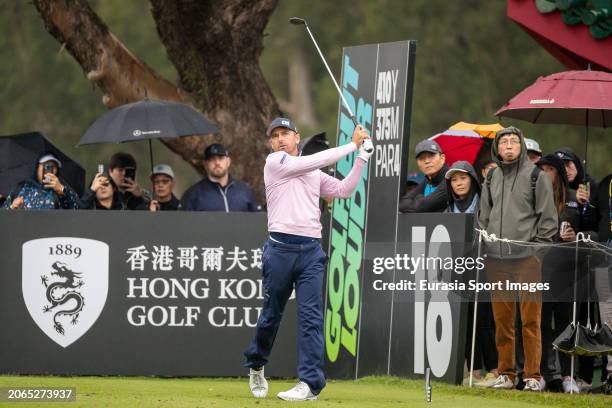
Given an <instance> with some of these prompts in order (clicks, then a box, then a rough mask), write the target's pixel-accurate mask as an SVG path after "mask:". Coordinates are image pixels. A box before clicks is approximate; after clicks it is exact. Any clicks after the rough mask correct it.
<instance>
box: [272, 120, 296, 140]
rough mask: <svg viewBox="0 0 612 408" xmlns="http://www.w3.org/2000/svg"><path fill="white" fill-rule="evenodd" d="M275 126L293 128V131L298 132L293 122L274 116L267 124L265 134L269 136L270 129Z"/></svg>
mask: <svg viewBox="0 0 612 408" xmlns="http://www.w3.org/2000/svg"><path fill="white" fill-rule="evenodd" d="M277 127H284V128H287V129H289V130H293V131H294V132H295V133H297V132H298V130H297V128H296V127H295V125H294V124H293V122H292V121H291V120H289V119H287V118H276V119H274V120H273V121H272V122H270V124H269V125H268V129H267V130H266V135H267V136H268V137H269V136H270V135H271V134H272V131H273V130H274V129H276V128H277Z"/></svg>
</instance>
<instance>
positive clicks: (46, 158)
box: [38, 154, 62, 169]
mask: <svg viewBox="0 0 612 408" xmlns="http://www.w3.org/2000/svg"><path fill="white" fill-rule="evenodd" d="M48 161H54V162H55V163H57V167H59V168H60V169H61V168H62V162H61V161H59V159H58V158H57V157H55V156H54V155H52V154H45V155H44V156H42V157H41V158H40V159H38V163H40V164H42V163H46V162H48Z"/></svg>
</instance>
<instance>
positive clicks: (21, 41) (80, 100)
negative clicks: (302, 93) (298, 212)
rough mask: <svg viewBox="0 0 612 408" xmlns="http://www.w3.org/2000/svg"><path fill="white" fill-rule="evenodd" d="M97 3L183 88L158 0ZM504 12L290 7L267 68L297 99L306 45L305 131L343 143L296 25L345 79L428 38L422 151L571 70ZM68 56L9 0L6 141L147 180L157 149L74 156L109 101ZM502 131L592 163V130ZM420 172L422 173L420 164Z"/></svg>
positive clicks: (271, 39)
mask: <svg viewBox="0 0 612 408" xmlns="http://www.w3.org/2000/svg"><path fill="white" fill-rule="evenodd" d="M91 4H92V6H93V7H94V9H95V10H96V11H97V12H98V13H99V15H100V17H101V18H102V19H103V21H105V23H106V24H107V25H108V26H109V28H110V29H111V30H112V31H113V32H114V33H115V34H116V35H117V37H118V38H119V39H120V40H121V41H122V42H123V43H124V44H126V46H127V47H128V48H129V49H130V50H131V51H132V52H133V53H134V54H135V55H137V56H138V57H140V58H141V59H143V60H144V61H145V62H146V63H147V64H148V65H149V66H151V67H152V68H153V69H155V70H156V71H157V72H159V73H160V74H161V75H163V76H165V77H166V78H167V79H169V80H171V81H174V80H176V78H177V74H176V70H175V69H174V67H173V66H172V64H171V63H170V61H169V60H168V59H167V55H166V51H165V49H164V47H163V45H162V44H161V42H160V40H159V38H158V36H157V32H156V30H155V23H154V21H153V18H152V17H151V14H150V12H149V8H150V5H149V3H148V1H146V0H131V1H127V2H126V1H120V0H103V1H102V0H96V1H91ZM505 7H506V6H505V2H503V1H487V0H462V1H451V2H449V1H443V0H410V1H409V2H406V1H400V0H377V1H365V0H362V1H349V0H338V1H333V2H330V1H322V0H317V1H308V2H307V1H286V0H285V1H282V0H281V2H280V3H279V6H278V8H277V10H276V11H275V13H274V14H273V15H272V18H271V20H270V23H269V24H268V27H267V29H266V37H265V38H264V47H265V48H264V52H263V54H262V57H261V66H262V69H263V71H264V74H265V75H266V78H267V79H268V81H269V83H270V86H271V87H272V90H273V92H274V93H275V95H276V96H277V97H279V98H284V99H286V98H287V80H288V76H287V61H288V59H289V58H291V53H292V52H293V51H294V50H295V49H296V48H298V47H299V48H300V49H302V50H303V52H304V55H305V56H306V60H307V64H308V69H309V70H310V72H311V77H312V79H313V83H312V87H311V89H312V92H313V96H314V98H313V99H314V103H315V113H316V116H317V119H318V122H319V125H320V126H319V127H318V128H315V127H313V126H312V124H307V123H301V124H299V125H301V128H302V129H303V133H304V135H310V134H312V133H315V132H319V131H326V132H327V134H328V135H331V139H332V142H333V139H334V137H335V136H334V135H335V133H336V126H337V123H336V122H337V111H338V106H339V105H338V95H337V93H336V91H335V89H334V86H333V84H332V82H331V80H330V79H329V77H328V75H327V73H326V71H325V67H324V66H323V64H322V63H321V61H320V59H319V57H318V55H317V54H316V50H315V49H314V46H313V45H312V43H311V42H310V39H309V38H308V36H307V34H306V33H305V32H304V30H303V29H300V28H298V27H295V26H293V25H291V24H289V23H288V22H287V20H288V18H289V17H291V16H294V15H295V16H300V17H304V18H306V19H307V20H308V22H309V24H310V26H311V28H312V29H313V31H314V33H315V35H316V37H317V40H318V42H319V45H320V47H321V48H322V50H323V52H324V54H325V56H326V58H327V60H328V62H329V63H330V65H331V68H332V70H333V72H334V73H335V75H336V77H337V78H339V77H340V62H341V55H342V47H344V46H351V45H358V44H366V43H375V42H387V41H397V40H406V39H414V40H417V41H418V44H417V56H416V74H415V86H414V105H413V115H412V118H413V121H412V130H411V134H412V137H411V143H410V144H411V148H412V147H413V146H414V144H415V143H416V142H417V141H418V140H421V139H423V138H426V137H429V136H431V135H433V134H435V133H437V132H439V131H442V130H444V129H446V128H447V127H448V126H450V125H452V124H453V123H455V122H457V121H459V120H464V121H469V122H481V123H490V122H495V121H496V120H497V119H496V118H495V117H494V116H493V113H494V112H495V111H496V110H497V109H498V108H499V107H500V106H502V105H503V104H504V103H505V102H506V101H507V100H508V99H510V98H511V97H512V96H514V95H515V94H516V93H518V92H519V91H520V90H522V89H523V88H524V87H526V86H527V85H529V84H531V83H532V82H533V81H535V80H536V79H537V77H538V76H541V75H547V74H550V73H553V72H558V71H562V70H564V69H565V68H564V67H563V66H561V64H560V63H558V62H557V61H556V60H555V59H554V58H553V57H551V56H550V55H549V54H548V53H547V52H546V51H545V50H544V49H542V48H541V47H540V46H539V45H537V44H536V43H535V41H533V40H532V39H531V38H530V37H529V36H528V35H527V34H526V33H525V32H524V31H523V30H521V29H520V28H519V27H518V26H517V25H515V24H514V23H512V22H511V21H510V20H509V19H508V18H507V17H506V10H505ZM60 50H61V44H59V43H57V41H56V40H55V39H54V38H52V37H51V36H50V35H49V34H48V33H47V31H46V30H45V28H44V26H43V22H42V20H41V19H40V17H39V16H38V13H37V11H36V9H35V8H34V7H33V6H32V5H31V4H30V3H29V2H21V1H4V2H0V58H1V61H2V63H1V64H0V77H1V78H2V87H1V88H0V134H14V133H19V132H26V131H30V130H41V131H43V132H44V133H45V134H46V135H47V136H49V137H50V138H51V140H53V141H54V142H55V143H56V144H57V145H58V146H59V147H60V148H62V149H64V150H65V151H66V152H67V153H68V154H69V155H71V156H72V157H74V158H76V159H77V160H78V161H79V162H80V163H81V164H82V165H83V166H84V167H85V168H86V169H87V170H88V173H89V175H91V172H93V171H94V170H95V169H96V164H97V163H98V162H100V161H106V160H108V158H109V157H110V155H111V154H112V153H114V152H116V151H120V150H123V151H128V152H130V153H133V154H134V155H136V157H137V159H138V161H139V163H140V164H141V166H140V169H139V177H140V179H141V180H143V179H144V178H146V176H147V172H148V170H147V169H148V163H149V159H148V146H147V144H146V143H126V144H122V145H120V146H117V145H93V146H83V147H78V148H77V147H75V145H76V144H77V143H78V140H79V138H80V136H81V135H82V134H83V132H85V130H86V129H87V127H88V126H89V125H90V124H91V123H92V122H93V121H94V120H95V119H96V118H97V117H98V116H99V115H101V114H103V113H104V112H105V108H104V107H103V105H102V103H101V97H102V95H101V92H100V91H99V90H97V89H95V88H94V87H93V86H92V84H91V83H90V82H89V81H88V80H87V78H86V77H85V74H84V73H83V71H82V70H81V68H80V66H79V65H78V64H77V63H76V62H75V61H74V59H73V58H72V57H71V56H70V55H69V54H68V52H66V51H60ZM502 123H503V124H505V125H506V124H508V125H509V124H514V125H517V126H519V127H521V128H522V129H523V130H524V131H525V133H526V135H527V136H529V137H533V138H536V139H538V141H539V142H540V145H541V146H542V147H543V149H544V150H545V151H551V150H552V149H554V148H556V147H560V146H571V147H573V148H574V149H575V150H576V152H578V154H580V155H584V132H585V129H584V128H580V127H571V126H557V125H531V124H527V123H525V122H520V121H508V120H503V121H502ZM589 143H590V144H589V156H588V159H589V172H590V173H592V174H593V175H594V176H596V178H598V179H599V178H602V177H603V176H604V175H605V174H607V173H609V172H610V166H609V164H608V157H609V154H610V153H609V152H610V151H612V138H610V130H602V129H591V130H590V138H589ZM153 144H154V150H155V161H156V162H166V163H168V164H170V165H172V166H173V167H174V169H175V172H176V173H177V174H178V175H179V176H178V178H179V186H178V188H177V190H178V191H179V192H182V191H184V190H185V189H186V188H187V187H188V186H189V185H190V184H191V183H193V182H195V181H196V180H198V179H199V177H200V176H199V175H198V174H196V172H195V171H194V170H193V169H192V168H191V166H189V165H188V164H187V163H185V162H184V161H183V160H181V159H180V157H178V156H176V155H174V154H173V153H172V152H170V151H169V150H168V149H167V148H165V147H163V145H162V144H161V143H159V142H157V141H156V142H154V143H153ZM410 167H411V168H414V163H413V161H412V160H410ZM89 175H88V177H89Z"/></svg>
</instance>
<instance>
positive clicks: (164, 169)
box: [151, 164, 174, 179]
mask: <svg viewBox="0 0 612 408" xmlns="http://www.w3.org/2000/svg"><path fill="white" fill-rule="evenodd" d="M158 174H163V175H166V176H168V177H170V178H172V179H174V171H172V167H170V166H168V165H167V164H158V165H156V166H155V167H153V173H151V179H153V177H155V176H156V175H158Z"/></svg>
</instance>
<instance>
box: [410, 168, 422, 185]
mask: <svg viewBox="0 0 612 408" xmlns="http://www.w3.org/2000/svg"><path fill="white" fill-rule="evenodd" d="M424 178H425V176H424V175H423V173H419V172H418V171H414V172H412V173H409V174H408V177H406V183H414V184H419V183H420V182H421V181H423V179H424Z"/></svg>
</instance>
